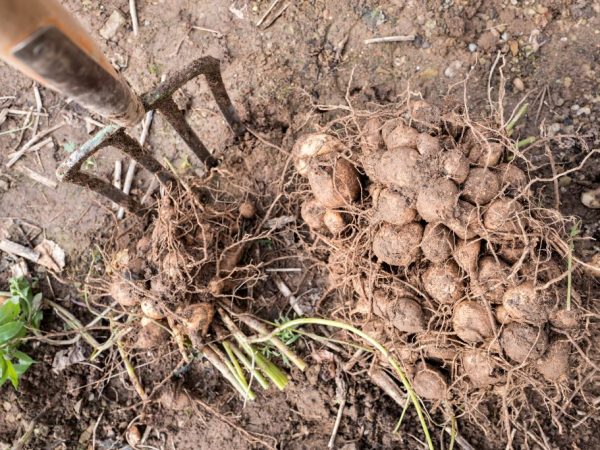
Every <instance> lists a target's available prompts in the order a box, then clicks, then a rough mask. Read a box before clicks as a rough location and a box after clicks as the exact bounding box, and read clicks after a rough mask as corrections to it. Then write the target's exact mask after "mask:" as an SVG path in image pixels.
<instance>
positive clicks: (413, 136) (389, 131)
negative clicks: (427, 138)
mask: <svg viewBox="0 0 600 450" xmlns="http://www.w3.org/2000/svg"><path fill="white" fill-rule="evenodd" d="M381 134H382V137H383V141H384V142H385V146H386V147H387V149H388V150H396V149H398V148H400V147H410V148H417V138H418V137H419V132H418V131H417V130H415V129H414V128H412V127H409V126H408V125H404V123H403V122H402V121H399V120H391V121H388V122H386V123H385V124H384V125H383V128H382V130H381Z"/></svg>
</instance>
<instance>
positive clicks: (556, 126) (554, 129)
mask: <svg viewBox="0 0 600 450" xmlns="http://www.w3.org/2000/svg"><path fill="white" fill-rule="evenodd" d="M559 132H560V123H556V122H555V123H553V124H551V125H550V126H549V127H548V136H555V135H557V134H558V133H559Z"/></svg>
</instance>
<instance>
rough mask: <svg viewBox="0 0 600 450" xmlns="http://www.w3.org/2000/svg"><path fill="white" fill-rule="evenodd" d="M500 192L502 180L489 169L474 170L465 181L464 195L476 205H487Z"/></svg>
mask: <svg viewBox="0 0 600 450" xmlns="http://www.w3.org/2000/svg"><path fill="white" fill-rule="evenodd" d="M499 192H500V178H498V175H496V174H495V173H494V172H492V171H491V170H488V169H481V168H478V167H476V168H474V169H471V171H470V172H469V176H468V177H467V180H466V181H465V185H464V187H463V192H462V195H463V197H464V198H465V199H466V200H468V201H470V202H471V203H474V204H476V205H485V204H487V203H489V202H490V201H491V200H492V199H494V198H495V197H496V196H497V195H498V194H499Z"/></svg>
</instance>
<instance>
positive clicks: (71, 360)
mask: <svg viewBox="0 0 600 450" xmlns="http://www.w3.org/2000/svg"><path fill="white" fill-rule="evenodd" d="M82 361H85V355H84V354H83V347H82V346H80V345H74V346H73V347H70V348H68V349H66V350H60V351H58V352H56V354H55V355H54V360H53V361H52V372H54V373H56V374H58V373H59V372H61V371H63V370H65V369H66V368H67V367H69V366H72V365H73V364H77V363H79V362H82Z"/></svg>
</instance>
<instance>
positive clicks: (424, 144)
mask: <svg viewBox="0 0 600 450" xmlns="http://www.w3.org/2000/svg"><path fill="white" fill-rule="evenodd" d="M417 151H418V152H419V153H420V154H421V156H425V157H428V158H430V157H432V156H435V155H437V154H438V153H440V152H441V151H442V147H441V145H440V139H439V138H437V137H434V136H430V135H429V134H427V133H420V134H419V136H417Z"/></svg>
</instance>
